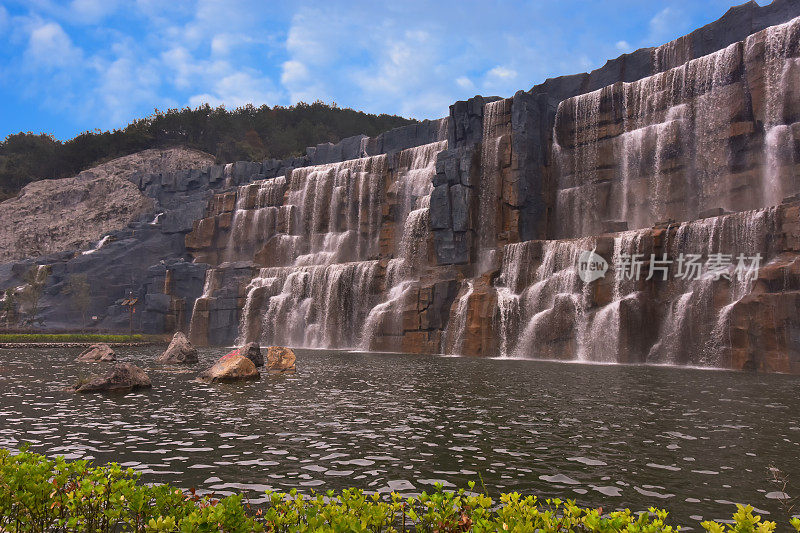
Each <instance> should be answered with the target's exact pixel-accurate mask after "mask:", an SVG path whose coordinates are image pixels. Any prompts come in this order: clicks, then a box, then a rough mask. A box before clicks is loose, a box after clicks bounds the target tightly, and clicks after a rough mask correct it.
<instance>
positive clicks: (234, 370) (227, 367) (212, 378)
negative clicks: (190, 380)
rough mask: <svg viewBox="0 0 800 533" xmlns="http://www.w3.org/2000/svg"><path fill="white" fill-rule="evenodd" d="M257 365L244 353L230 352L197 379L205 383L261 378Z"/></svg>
mask: <svg viewBox="0 0 800 533" xmlns="http://www.w3.org/2000/svg"><path fill="white" fill-rule="evenodd" d="M260 377H261V375H260V374H259V373H258V370H257V369H256V365H255V364H253V362H252V361H251V360H250V359H248V358H247V357H245V356H243V355H239V354H237V353H229V354H228V355H225V356H223V357H222V358H220V360H219V361H217V362H216V364H215V365H214V366H212V367H211V368H209V369H208V370H206V371H205V372H203V373H202V374H200V375H199V376H198V377H197V379H198V381H202V382H204V383H225V382H231V381H248V380H253V379H258V378H260Z"/></svg>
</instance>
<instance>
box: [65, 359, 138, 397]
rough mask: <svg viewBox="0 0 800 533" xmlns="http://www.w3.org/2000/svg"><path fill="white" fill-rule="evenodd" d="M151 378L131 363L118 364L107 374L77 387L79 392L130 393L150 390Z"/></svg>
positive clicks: (95, 377)
mask: <svg viewBox="0 0 800 533" xmlns="http://www.w3.org/2000/svg"><path fill="white" fill-rule="evenodd" d="M150 387H151V384H150V378H149V377H147V374H145V372H144V370H142V369H141V368H139V367H138V366H136V365H132V364H130V363H118V364H116V365H114V368H113V369H111V370H110V371H109V372H108V373H107V374H105V375H103V376H94V377H92V378H90V379H89V381H87V382H86V383H81V384H78V385H76V386H75V390H76V391H77V392H106V391H109V392H130V391H133V390H136V389H147V388H150Z"/></svg>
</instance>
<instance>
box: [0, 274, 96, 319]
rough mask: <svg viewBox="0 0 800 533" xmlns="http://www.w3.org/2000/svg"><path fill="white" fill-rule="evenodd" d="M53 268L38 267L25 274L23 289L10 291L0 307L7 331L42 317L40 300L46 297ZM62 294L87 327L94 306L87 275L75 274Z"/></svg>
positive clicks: (0, 316)
mask: <svg viewBox="0 0 800 533" xmlns="http://www.w3.org/2000/svg"><path fill="white" fill-rule="evenodd" d="M49 276H50V268H49V267H46V266H39V265H34V266H32V267H31V268H30V269H28V270H27V271H26V272H25V276H24V281H25V285H23V287H22V288H16V287H12V288H10V289H8V290H6V292H5V295H4V297H3V300H2V307H0V318H1V319H2V322H3V323H4V324H5V326H6V327H7V328H10V327H12V326H14V325H16V324H19V323H20V322H22V324H23V325H32V324H34V323H35V321H36V316H37V315H38V314H39V301H40V300H41V298H42V294H43V293H44V289H45V287H46V286H47V280H48V278H49ZM62 293H63V294H64V295H66V296H68V297H69V299H70V301H71V303H72V306H73V308H74V309H75V311H77V312H78V313H79V314H80V316H81V318H82V321H83V322H82V323H83V326H84V327H86V318H87V314H88V312H89V307H90V305H91V291H90V286H89V281H88V279H87V277H86V274H73V275H71V276H70V277H69V278H68V279H67V282H66V283H65V284H64V288H63V289H62Z"/></svg>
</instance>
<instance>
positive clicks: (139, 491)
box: [0, 450, 800, 533]
mask: <svg viewBox="0 0 800 533" xmlns="http://www.w3.org/2000/svg"><path fill="white" fill-rule="evenodd" d="M473 488H474V485H472V484H471V485H470V489H473ZM268 499H269V503H268V505H266V506H265V507H264V508H263V509H252V508H251V507H250V505H248V504H246V503H245V502H244V501H243V498H242V496H230V497H227V498H224V499H221V500H216V499H213V498H208V497H199V496H197V495H195V494H194V491H190V492H189V493H185V492H183V491H181V490H179V489H176V488H174V487H170V486H168V485H158V486H147V485H143V484H141V483H140V482H139V475H138V474H136V473H134V472H133V471H132V470H130V469H129V470H123V469H121V468H120V467H119V465H116V464H113V463H112V464H109V465H107V466H100V467H91V466H90V465H89V463H88V462H86V461H72V462H67V461H65V460H64V459H63V458H60V457H59V458H56V459H48V458H46V457H44V456H42V455H38V454H34V453H30V452H28V451H25V450H23V451H22V452H21V453H19V454H18V455H12V454H11V453H10V452H9V451H7V450H0V531H8V532H18V531H31V532H44V531H64V532H67V531H69V532H73V531H74V532H78V531H80V532H96V531H99V532H111V531H141V532H156V531H164V532H173V531H179V532H212V531H221V532H230V533H234V532H235V533H239V532H242V533H244V532H249V531H267V532H284V531H285V532H289V531H337V532H338V531H353V532H361V531H364V532H366V531H375V532H381V531H386V532H392V531H408V530H415V531H423V532H441V533H446V532H462V531H463V532H465V531H474V532H489V531H498V532H505V531H512V532H534V531H539V532H545V533H546V532H565V531H576V532H578V531H580V532H589V531H595V532H623V531H624V532H631V533H633V532H641V533H645V532H652V533H657V532H665V533H667V532H673V531H677V530H678V529H679V528H674V527H672V526H670V525H667V524H666V523H665V522H666V519H667V512H666V511H661V510H656V509H654V508H651V509H650V510H649V513H643V514H640V515H638V514H634V513H631V512H630V511H628V510H625V511H615V512H611V513H607V514H602V511H601V510H599V509H584V508H581V507H578V506H576V505H575V504H574V503H573V502H571V501H566V502H563V501H561V500H557V499H556V500H544V501H542V500H539V499H537V498H536V497H535V496H521V495H520V494H517V493H511V494H504V495H502V496H501V497H500V501H499V502H495V501H494V500H492V499H491V498H489V497H488V496H485V495H480V494H474V493H472V492H469V493H468V492H466V491H464V490H460V491H458V492H445V491H443V490H442V489H441V487H437V488H436V491H435V492H434V493H432V494H426V493H423V494H421V495H420V496H419V497H418V498H402V497H400V496H399V495H397V494H392V495H391V497H390V499H389V500H388V501H384V500H382V499H381V498H380V497H379V496H378V495H370V496H368V495H365V494H364V493H363V492H362V491H360V490H356V489H349V490H345V491H342V492H341V493H340V494H338V495H336V494H334V492H333V491H329V492H328V493H327V494H326V495H324V496H323V495H321V494H320V495H315V496H312V497H307V496H303V495H300V494H298V493H297V492H296V491H291V492H290V493H289V494H281V493H268ZM733 518H734V522H735V525H732V526H723V525H721V524H717V523H714V522H704V523H703V527H704V528H705V529H706V530H708V531H710V532H713V533H722V532H741V533H750V532H752V533H768V532H770V531H773V530H774V529H775V527H776V525H775V523H774V522H762V521H761V519H760V517H758V516H753V514H752V508H751V507H741V506H740V507H739V509H738V511H737V513H736V514H735V515H734V517H733ZM792 525H793V526H794V528H795V529H796V530H797V531H800V520H797V519H795V520H793V521H792Z"/></svg>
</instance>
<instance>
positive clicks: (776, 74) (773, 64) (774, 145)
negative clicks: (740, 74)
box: [748, 18, 800, 205]
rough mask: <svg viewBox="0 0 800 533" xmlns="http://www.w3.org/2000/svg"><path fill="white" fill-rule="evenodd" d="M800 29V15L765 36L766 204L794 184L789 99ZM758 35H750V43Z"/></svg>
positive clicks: (797, 69)
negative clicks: (794, 56) (793, 55)
mask: <svg viewBox="0 0 800 533" xmlns="http://www.w3.org/2000/svg"><path fill="white" fill-rule="evenodd" d="M798 31H800V18H797V19H794V20H791V21H789V22H787V23H785V24H781V25H779V26H772V27H770V28H767V29H766V30H765V33H766V35H765V39H764V95H763V98H764V102H763V105H764V130H765V138H764V172H763V178H762V183H763V196H764V200H763V202H764V205H776V204H779V203H780V202H781V200H782V199H783V197H784V196H785V195H787V194H793V193H794V192H796V191H795V190H794V188H793V190H791V192H790V191H788V190H784V189H785V188H786V189H788V187H787V186H791V185H793V184H794V183H793V177H794V171H793V169H794V165H795V164H796V163H797V161H796V157H795V151H796V150H795V136H794V133H793V129H792V127H791V122H792V120H793V117H789V116H786V115H787V114H788V111H789V109H787V108H788V105H787V104H788V99H789V98H790V96H791V95H790V92H791V91H793V90H794V85H795V82H796V80H797V78H798V76H800V58H792V57H790V54H791V53H792V51H793V50H792V48H793V46H794V45H793V42H792V36H793V35H797V33H798ZM753 39H754V37H752V36H751V37H750V38H749V39H748V45H749V44H750V43H751V42H752V41H753Z"/></svg>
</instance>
